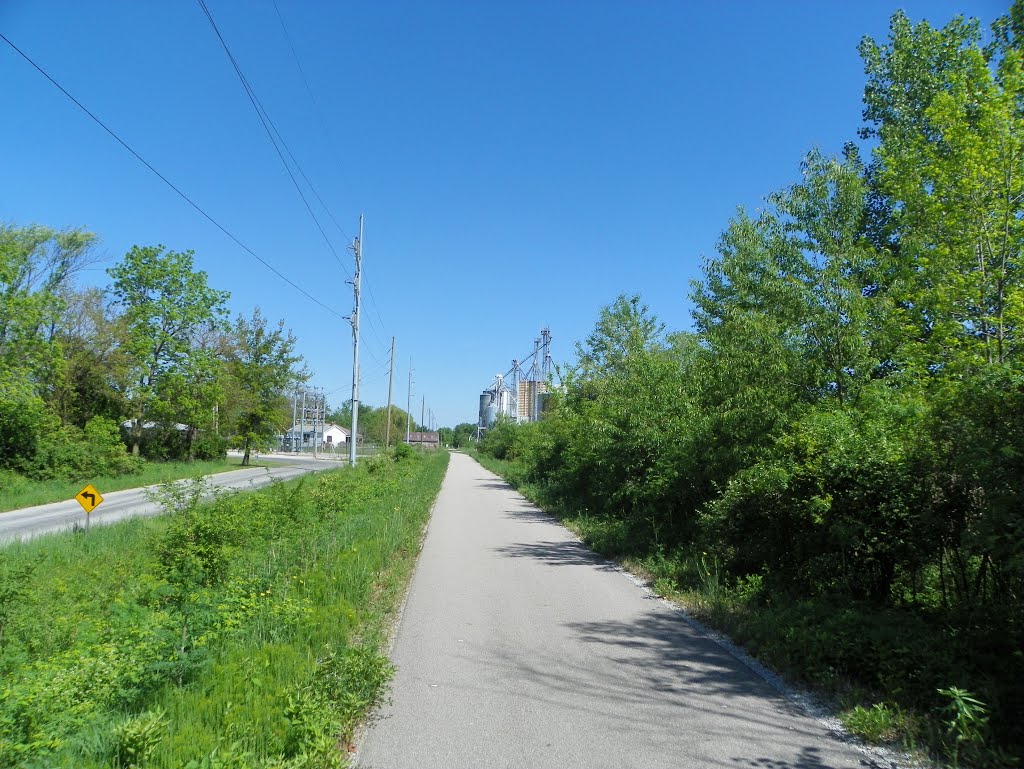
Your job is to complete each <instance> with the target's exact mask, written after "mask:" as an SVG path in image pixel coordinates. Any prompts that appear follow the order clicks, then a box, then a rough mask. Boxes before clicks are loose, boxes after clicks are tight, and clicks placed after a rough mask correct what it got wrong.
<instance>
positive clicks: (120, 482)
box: [0, 457, 264, 513]
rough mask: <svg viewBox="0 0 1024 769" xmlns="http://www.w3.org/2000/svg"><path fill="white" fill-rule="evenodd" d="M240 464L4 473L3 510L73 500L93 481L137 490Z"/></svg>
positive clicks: (170, 464)
mask: <svg viewBox="0 0 1024 769" xmlns="http://www.w3.org/2000/svg"><path fill="white" fill-rule="evenodd" d="M261 464H264V463H261ZM241 466H242V465H241V459H239V458H235V457H232V458H228V459H216V460H211V461H208V462H147V463H146V465H145V466H144V467H143V469H142V472H140V473H138V474H134V475H117V476H98V477H95V478H84V479H82V480H78V481H62V480H54V481H33V480H30V479H28V478H25V477H23V476H19V475H16V474H14V473H4V474H3V484H4V489H3V495H2V496H0V513H2V512H7V511H8V510H18V509H20V508H23V507H32V506H33V505H45V504H48V503H50V502H60V501H62V500H66V499H74V497H75V494H77V493H78V492H79V491H81V490H82V487H83V486H84V485H85V484H87V483H91V484H92V485H93V486H95V487H96V488H97V489H99V491H100V493H101V494H105V493H107V492H108V491H121V490H122V489H135V488H138V487H139V486H151V485H153V484H156V483H166V482H167V481H175V480H178V479H180V478H191V477H194V476H197V475H212V474H213V473H223V472H227V471H228V470H238V469H240V468H241Z"/></svg>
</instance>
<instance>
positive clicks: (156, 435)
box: [0, 224, 309, 480]
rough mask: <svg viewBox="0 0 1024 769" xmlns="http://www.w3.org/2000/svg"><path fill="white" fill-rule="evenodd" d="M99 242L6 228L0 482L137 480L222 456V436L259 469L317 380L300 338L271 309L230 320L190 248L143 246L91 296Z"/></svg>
mask: <svg viewBox="0 0 1024 769" xmlns="http://www.w3.org/2000/svg"><path fill="white" fill-rule="evenodd" d="M97 244H98V238H97V236H96V235H95V234H94V233H91V232H88V231H86V230H84V229H81V228H70V229H64V230H58V229H55V228H52V227H46V226H40V225H30V226H18V225H15V224H4V225H0V473H2V472H5V471H6V472H15V473H18V474H21V475H24V476H28V477H30V478H33V479H37V480H44V479H49V478H68V479H76V478H81V477H83V476H87V475H90V474H94V473H106V474H115V475H116V474H123V473H131V472H134V471H137V470H138V469H139V468H140V466H141V463H142V462H143V461H144V459H145V458H149V459H193V458H207V459H210V458H216V457H222V456H223V455H224V453H225V450H226V447H227V441H226V440H225V438H223V437H221V436H223V435H226V436H231V437H232V439H233V441H234V443H235V445H237V447H239V448H241V449H243V451H244V454H245V458H244V460H243V462H247V461H248V457H249V451H250V449H251V448H253V447H256V446H261V445H264V444H266V443H267V442H268V440H269V439H270V438H271V437H272V436H273V435H274V434H276V433H277V432H279V431H280V430H281V429H282V425H283V423H284V422H285V421H287V417H286V416H285V415H286V413H287V411H286V409H285V400H284V397H283V393H285V392H287V391H289V390H290V389H291V388H293V387H295V386H297V385H299V384H301V383H302V382H304V381H306V380H307V379H308V377H309V372H308V370H307V369H306V367H305V365H304V364H303V361H302V358H301V356H300V355H299V354H298V353H297V352H296V351H295V346H296V339H295V337H294V335H293V334H292V333H291V332H290V331H289V330H287V329H286V328H285V326H284V321H280V322H278V323H277V324H273V323H271V322H269V321H268V320H267V319H266V318H265V317H264V316H263V314H262V313H261V311H260V310H259V308H256V309H255V310H254V311H253V312H252V313H251V314H250V315H249V316H243V315H239V316H238V317H237V318H236V319H234V321H231V320H230V319H229V318H228V311H227V300H228V296H229V294H228V292H226V291H220V290H217V289H215V288H213V287H211V286H210V285H209V282H208V279H207V278H208V276H207V274H206V273H205V272H203V271H201V270H196V269H195V266H194V254H193V252H191V251H181V252H178V251H173V250H168V249H166V248H165V247H163V246H135V247H133V248H132V249H131V250H130V251H129V252H128V253H127V254H125V256H124V257H123V258H122V259H121V260H120V261H119V262H118V263H117V264H116V265H115V266H114V267H112V268H110V269H109V270H107V273H108V275H109V276H110V278H111V284H110V287H109V288H108V289H106V290H101V289H99V288H94V287H85V288H82V287H79V285H78V279H79V278H80V276H81V275H82V273H83V271H84V270H85V269H86V268H88V267H89V266H90V265H93V264H95V263H96V262H97V261H99V259H98V257H97V256H96V246H97ZM124 424H127V425H128V426H127V428H124V427H122V425H124ZM126 444H127V448H129V449H130V452H129V451H126Z"/></svg>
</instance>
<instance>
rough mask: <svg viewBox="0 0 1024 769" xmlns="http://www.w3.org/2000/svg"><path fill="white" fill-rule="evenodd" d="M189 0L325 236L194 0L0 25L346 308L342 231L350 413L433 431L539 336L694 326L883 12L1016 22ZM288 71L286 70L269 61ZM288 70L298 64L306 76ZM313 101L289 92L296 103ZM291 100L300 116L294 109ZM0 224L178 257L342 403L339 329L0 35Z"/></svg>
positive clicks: (853, 87)
mask: <svg viewBox="0 0 1024 769" xmlns="http://www.w3.org/2000/svg"><path fill="white" fill-rule="evenodd" d="M276 2H277V9H279V11H280V16H281V18H283V20H284V26H285V28H286V29H287V32H288V37H286V36H285V32H284V31H283V29H282V24H281V20H280V19H279V16H278V12H277V10H275V5H274V3H273V2H272V0H245V1H244V2H242V1H241V0H207V6H208V8H209V9H210V12H211V13H212V15H213V17H214V19H215V20H216V21H217V24H218V26H219V27H220V30H221V33H222V34H223V35H224V38H225V40H226V41H227V43H228V45H229V46H230V47H231V49H232V52H233V54H234V55H235V57H236V59H237V61H238V63H239V65H240V66H241V68H242V70H243V71H244V73H245V74H246V76H247V77H248V79H249V81H250V83H251V84H252V86H253V88H254V89H255V92H256V94H257V96H258V97H259V99H260V100H261V101H262V103H263V104H264V106H265V107H266V109H267V111H268V112H269V114H270V116H271V118H272V120H273V121H274V123H275V124H276V125H277V127H278V129H279V130H280V132H281V134H282V136H283V137H284V140H285V142H287V144H288V146H289V148H290V149H291V151H292V152H293V153H294V155H295V157H296V158H297V159H298V161H299V163H300V164H301V166H302V170H303V171H304V172H305V173H306V175H307V176H308V177H309V179H310V180H311V181H312V183H313V184H314V185H315V187H316V189H317V191H318V193H319V195H320V197H321V198H322V199H323V201H324V203H325V204H326V205H327V207H328V208H329V209H330V212H331V214H333V216H334V218H335V219H337V221H338V222H339V223H340V225H341V227H342V228H343V229H344V232H345V234H344V235H343V234H342V233H341V232H339V230H338V228H337V227H335V225H334V224H333V222H332V221H331V219H330V217H329V216H328V215H327V214H326V213H325V211H324V209H323V208H322V207H321V206H320V204H319V203H318V202H317V201H316V199H315V198H313V197H312V196H311V195H309V193H308V192H307V196H308V197H310V201H311V203H312V205H313V209H314V211H315V212H316V214H317V216H318V218H319V219H320V221H321V224H322V226H323V227H324V230H325V232H326V233H327V235H328V236H329V238H330V240H331V242H332V244H333V247H334V250H335V251H336V252H337V254H338V256H339V257H340V259H341V261H342V262H343V264H339V261H338V260H337V259H336V258H335V256H334V255H333V254H332V253H331V251H330V249H329V248H328V246H327V244H326V243H325V242H324V238H323V236H322V235H321V233H320V231H319V230H318V229H317V226H316V225H315V224H314V222H313V220H312V219H311V218H310V216H309V214H308V212H307V211H306V209H305V207H304V206H303V203H302V201H301V200H300V198H299V196H298V194H297V193H296V191H295V188H294V187H293V186H292V183H291V181H290V180H289V178H288V175H287V173H286V171H285V170H284V167H283V165H282V164H281V161H280V160H279V158H278V157H277V155H276V153H275V150H274V148H273V145H272V144H271V143H270V141H269V139H268V138H267V135H266V133H265V131H264V128H263V126H262V125H261V124H260V122H259V121H258V119H257V117H256V114H255V112H254V110H253V107H252V105H251V104H250V102H249V100H248V97H247V96H246V95H245V92H244V91H243V89H242V86H241V84H240V82H239V80H238V78H237V76H236V74H235V72H234V70H233V69H232V67H231V65H230V63H229V61H228V59H227V57H226V56H225V54H224V51H223V49H222V48H221V47H220V44H219V42H218V40H217V38H216V36H215V34H214V32H213V30H212V28H211V27H210V25H209V23H208V22H207V20H206V17H205V16H204V14H203V11H202V9H201V8H200V6H199V4H198V2H193V1H192V0H161V1H159V2H157V1H155V0H153V1H150V0H144V1H142V2H128V0H124V1H122V2H106V1H100V0H89V1H88V2H86V1H84V0H67V1H65V2H57V1H56V0H0V32H3V34H4V35H5V36H7V37H8V38H10V39H11V41H12V42H13V43H15V44H16V45H17V46H19V47H20V48H21V49H22V50H24V51H25V52H26V53H27V54H29V55H30V56H31V57H32V58H33V59H35V60H36V62H37V63H38V64H39V65H40V66H42V67H43V68H44V69H46V70H47V71H48V72H49V73H50V74H51V75H52V76H53V77H54V78H55V79H56V80H58V81H59V82H60V83H61V84H62V85H63V86H64V87H65V88H66V89H68V90H69V91H70V92H71V93H72V94H74V95H75V96H76V97H77V98H78V99H79V100H80V101H82V102H83V103H84V104H85V105H86V106H87V107H89V108H90V109H91V110H92V111H93V112H95V113H96V114H97V115H98V116H99V117H100V118H101V119H103V120H104V121H105V122H107V123H108V124H109V125H110V126H111V128H113V129H114V130H115V131H117V132H118V133H119V134H120V135H121V136H122V137H123V138H124V140H125V141H126V142H128V143H129V144H130V145H131V146H132V147H133V148H134V149H135V150H136V151H137V152H138V153H140V154H141V155H142V156H143V157H145V158H146V159H147V160H148V161H149V162H150V163H151V164H152V165H153V166H155V167H156V168H157V169H158V170H160V171H161V173H163V174H164V175H165V176H167V177H168V178H169V179H170V180H171V181H172V182H174V183H175V184H176V185H177V186H178V187H180V188H181V189H182V190H183V191H184V192H186V193H187V194H188V195H189V196H190V197H192V199H193V200H195V201H196V202H197V203H198V204H199V205H200V206H202V207H204V208H205V209H206V210H207V211H208V212H209V213H210V214H211V215H212V216H213V217H214V218H215V219H217V220H218V221H219V222H220V223H221V224H223V225H224V226H225V227H226V228H227V229H229V230H231V231H232V232H233V233H234V234H235V235H236V236H237V237H238V238H239V239H240V240H241V241H242V242H244V243H245V244H246V245H247V246H249V247H250V248H251V249H252V250H253V251H255V252H256V253H257V254H259V255H260V256H261V257H263V258H264V259H265V260H267V261H268V262H270V263H271V264H273V265H274V266H275V267H276V268H277V269H278V270H279V271H280V272H282V273H283V274H285V275H287V276H288V277H289V278H290V279H291V280H292V281H294V282H295V283H297V284H298V285H300V286H302V287H303V288H304V289H305V290H306V291H308V292H309V293H310V294H311V295H313V296H314V297H316V298H317V299H318V300H319V301H321V302H323V303H324V304H326V305H328V306H330V307H332V308H334V309H336V310H337V312H338V313H340V314H341V315H347V314H348V313H349V312H350V311H351V307H352V291H351V287H350V286H348V285H347V284H346V283H345V281H346V279H347V274H346V272H345V270H348V271H349V272H351V269H352V259H351V253H350V252H349V251H348V250H347V249H346V246H347V243H348V241H349V239H350V238H351V237H352V236H353V235H354V234H355V233H356V231H357V220H358V216H359V214H360V213H363V214H365V237H364V243H363V246H364V249H363V253H364V267H365V271H364V275H365V276H366V278H367V280H368V284H369V289H368V290H367V289H364V298H365V299H366V304H365V307H364V310H365V311H364V321H363V334H362V353H363V354H362V356H361V357H362V362H363V387H362V392H361V397H362V400H363V402H364V403H371V404H374V405H382V404H384V403H385V402H386V400H387V386H388V383H387V358H388V352H387V351H388V347H389V345H390V340H391V336H392V335H394V336H395V337H397V351H398V352H397V364H396V372H395V391H396V402H398V403H399V404H404V403H405V400H406V394H407V393H406V390H407V377H408V371H409V358H410V356H412V358H413V367H414V368H415V374H414V378H415V385H414V402H415V404H416V405H415V408H414V413H416V414H418V413H419V404H420V396H425V398H426V402H427V406H428V408H431V409H433V411H434V414H435V415H436V418H437V421H438V423H439V424H441V425H454V424H456V423H458V422H475V421H476V409H477V403H478V395H479V393H480V390H481V389H482V388H484V387H486V386H487V385H488V384H489V383H490V381H491V380H492V379H493V377H494V375H495V374H496V373H499V372H501V373H504V372H505V371H506V370H508V368H509V367H510V362H511V359H512V358H514V357H522V356H523V355H525V354H526V353H528V352H529V351H530V350H531V348H532V341H533V339H534V337H535V336H537V334H538V332H539V330H540V328H541V327H542V326H544V325H548V326H550V327H551V330H552V333H553V335H554V343H553V346H552V352H553V357H554V359H555V360H556V362H557V361H566V360H569V359H571V357H572V353H573V345H574V343H575V341H577V340H579V339H582V338H584V337H585V336H586V335H587V333H588V332H589V330H590V329H591V327H592V326H593V323H594V321H595V319H596V317H597V313H598V310H599V308H600V307H601V306H603V305H605V304H608V303H610V302H611V301H613V300H614V298H615V297H616V295H618V294H619V293H622V292H626V293H639V294H641V295H642V296H643V298H644V300H645V301H646V302H647V303H648V304H649V305H650V307H651V308H652V310H654V311H655V313H657V314H658V316H659V317H660V318H661V319H662V320H663V321H664V322H665V323H666V324H667V325H668V326H669V328H670V329H685V328H688V327H689V325H690V315H689V311H690V302H689V300H688V292H689V286H688V283H689V281H690V280H691V279H694V278H697V277H699V271H700V264H701V258H702V256H704V255H708V254H711V253H713V252H714V248H715V243H716V241H717V238H718V235H719V233H720V232H721V230H722V228H723V227H724V226H725V224H726V222H727V220H728V219H729V217H730V216H732V215H733V213H734V212H735V210H736V207H737V206H738V205H744V206H747V207H748V208H757V207H758V206H759V205H760V204H761V201H762V200H763V199H764V197H765V195H767V194H768V193H770V192H771V191H773V190H775V189H778V188H780V187H782V186H785V185H787V184H789V183H791V182H793V181H794V180H795V179H796V176H797V174H798V166H799V161H800V159H801V157H802V156H803V154H804V153H805V152H806V151H807V150H809V149H811V148H813V147H819V148H821V149H822V150H824V151H826V152H838V151H839V150H840V149H841V148H842V145H843V143H844V142H845V141H847V140H851V139H855V138H856V132H857V128H858V127H859V125H860V113H861V102H860V99H861V93H862V89H863V83H864V76H863V71H862V66H861V62H860V59H859V57H858V55H857V43H858V41H859V40H860V39H861V38H862V37H863V36H864V35H869V36H872V37H875V38H884V37H885V36H886V34H887V30H888V19H889V17H890V15H891V14H892V12H893V11H894V10H896V9H898V8H903V9H904V10H906V11H907V13H908V14H909V15H910V16H911V18H912V19H914V20H918V19H921V18H927V19H928V20H929V21H931V22H933V23H935V24H943V23H945V22H946V21H947V20H948V19H949V18H951V17H952V16H954V15H955V14H957V13H963V14H965V15H968V16H976V17H978V18H980V19H981V20H982V21H983V23H984V25H985V26H986V27H987V25H988V23H989V22H990V21H991V20H992V19H994V18H995V17H996V16H998V15H1000V14H1001V13H1003V12H1005V9H1006V7H1008V5H1009V3H1008V2H1007V3H997V2H991V1H989V2H980V1H976V0H963V1H962V2H959V3H952V2H947V1H946V0H927V2H922V1H920V0H909V1H906V2H898V1H897V0H863V1H862V2H848V1H844V2H832V1H830V0H829V1H824V0H823V1H822V2H788V3H786V2H710V1H709V2H682V0H679V1H678V2H665V1H656V0H650V1H647V2H639V0H636V1H634V2H614V3H613V2H603V1H597V0H595V1H590V2H582V1H581V0H577V1H572V2H570V1H569V0H552V1H548V2H540V1H539V0H538V1H537V2H511V1H510V0H505V1H503V2H499V1H498V0H494V1H493V2H469V0H461V1H460V2H442V1H441V0H436V1H434V0H432V1H430V2H425V1H417V2H411V1H410V2H387V1H381V0H373V1H372V2H368V1H364V2H358V3H356V2H327V1H326V0H322V1H321V2H297V1H296V0H276ZM289 39H290V43H291V45H293V46H294V50H295V52H296V54H297V59H298V65H297V63H296V58H295V57H293V55H292V51H291V48H290V45H289ZM299 65H301V71H300V69H299ZM302 73H304V74H305V81H306V82H308V85H309V90H307V87H306V82H304V79H303V74H302ZM310 92H311V93H312V98H311V95H310ZM0 104H2V110H3V114H2V119H0V220H4V221H7V222H9V223H16V224H28V223H32V222H36V223H40V224H47V225H52V226H57V227H65V226H85V227H87V228H89V229H90V230H92V231H94V232H96V233H97V234H99V235H100V237H101V238H102V246H101V250H102V253H103V255H104V257H105V262H104V263H102V264H100V265H98V266H97V268H96V269H95V270H93V271H90V272H87V273H85V274H84V281H85V282H87V283H90V284H93V285H106V283H107V277H106V274H105V272H104V269H105V268H106V267H109V266H111V265H112V264H114V263H115V262H116V261H117V260H118V259H119V258H120V257H121V256H122V255H123V254H124V253H125V252H126V251H127V250H128V249H130V248H131V246H132V245H134V244H140V245H149V244H157V243H162V244H164V245H166V246H167V247H168V248H172V249H175V250H184V249H193V250H194V251H195V253H196V262H197V264H198V266H199V268H201V269H203V270H206V271H207V272H208V273H209V276H210V283H211V285H213V286H214V287H215V288H218V289H224V290H229V291H230V292H231V308H232V311H233V313H234V314H237V313H246V314H248V313H250V312H251V310H252V308H253V307H254V306H257V305H258V306H260V307H261V308H262V309H263V312H264V314H265V315H267V316H268V317H270V318H271V319H274V320H276V319H278V318H283V319H284V320H285V321H286V323H287V325H288V326H289V327H290V328H292V329H293V330H294V332H295V334H296V335H297V336H298V338H299V341H300V349H301V352H302V353H303V354H304V356H305V357H306V360H307V361H308V363H309V366H310V367H311V368H312V369H313V370H314V371H315V376H314V379H313V380H312V384H313V385H316V386H322V387H324V388H325V389H326V390H327V391H329V392H330V393H331V394H330V395H329V402H330V403H331V404H333V405H339V404H341V403H342V402H343V401H344V400H346V399H347V398H348V397H350V395H351V370H352V345H351V330H350V328H349V327H348V326H347V324H346V323H345V322H344V321H342V320H340V319H339V318H338V317H336V316H335V315H332V314H330V313H329V312H327V311H326V310H324V309H322V308H321V307H318V306H317V305H316V304H314V303H313V302H311V301H310V300H308V299H306V298H305V297H304V296H303V295H302V294H300V293H298V292H297V291H295V290H294V289H293V288H291V287H289V286H288V285H287V284H285V283H284V282H282V280H281V279H280V278H278V277H277V276H275V275H274V274H273V273H272V272H270V271H269V270H267V269H266V268H265V267H263V266H262V265H260V264H259V263H258V262H257V261H256V260H254V259H253V258H252V257H250V256H249V255H248V254H246V253H245V252H244V251H243V250H242V249H241V248H239V247H238V246H237V245H236V244H235V243H233V242H232V241H231V240H230V239H228V238H227V237H226V236H225V235H224V234H223V233H222V232H220V231H219V230H218V229H216V228H215V227H214V226H213V225H212V224H210V223H209V222H208V221H206V220H205V219H203V218H202V217H201V216H200V215H199V214H197V213H196V212H195V211H194V210H193V209H192V208H191V207H189V205H188V204H187V203H185V202H184V201H183V200H182V199H181V198H179V197H178V196H177V195H175V193H173V192H172V191H171V190H170V189H168V188H167V187H166V186H165V185H164V184H163V182H161V181H160V180H159V179H158V178H157V177H155V176H154V175H152V174H151V173H150V172H149V171H148V170H146V168H145V167H144V166H142V165H141V164H140V163H139V162H138V161H137V160H136V159H134V158H133V157H132V156H131V155H129V154H128V153H127V152H126V151H125V150H124V149H123V148H122V147H120V146H119V145H118V144H117V143H116V142H115V141H114V140H113V139H111V138H110V136H109V135H107V134H106V133H104V131H103V130H102V129H101V128H100V127H99V126H97V125H96V124H95V123H93V122H92V121H91V120H90V119H89V118H88V117H86V116H85V115H84V114H82V113H81V112H80V111H79V110H78V109H77V108H76V107H75V106H74V105H73V104H71V103H70V102H69V101H68V100H67V99H66V98H65V97H64V96H63V95H62V94H61V93H60V92H59V91H58V90H57V89H56V88H54V87H53V86H52V85H51V84H50V83H49V82H47V81H46V80H45V79H44V78H43V77H42V76H41V75H40V74H39V73H38V72H36V71H35V70H34V69H32V68H31V66H29V65H28V64H27V63H26V62H25V61H24V60H23V59H21V58H20V57H19V56H17V55H16V54H15V53H14V52H13V51H12V50H10V49H9V48H8V47H7V46H6V45H5V44H3V43H2V41H0Z"/></svg>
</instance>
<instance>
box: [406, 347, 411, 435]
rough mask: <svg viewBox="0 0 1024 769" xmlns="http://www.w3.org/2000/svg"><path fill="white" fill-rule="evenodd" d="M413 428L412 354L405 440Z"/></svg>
mask: <svg viewBox="0 0 1024 769" xmlns="http://www.w3.org/2000/svg"><path fill="white" fill-rule="evenodd" d="M411 428H412V356H410V357H409V398H408V400H406V402H405V442H406V443H408V442H409V438H410V437H411V433H410V429H411Z"/></svg>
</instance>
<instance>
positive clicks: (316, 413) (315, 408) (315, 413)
mask: <svg viewBox="0 0 1024 769" xmlns="http://www.w3.org/2000/svg"><path fill="white" fill-rule="evenodd" d="M319 402H320V401H319V396H318V395H317V393H316V388H315V387H314V388H313V459H316V418H317V416H319V414H320V410H319V408H318V406H317V404H318V403H319Z"/></svg>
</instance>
